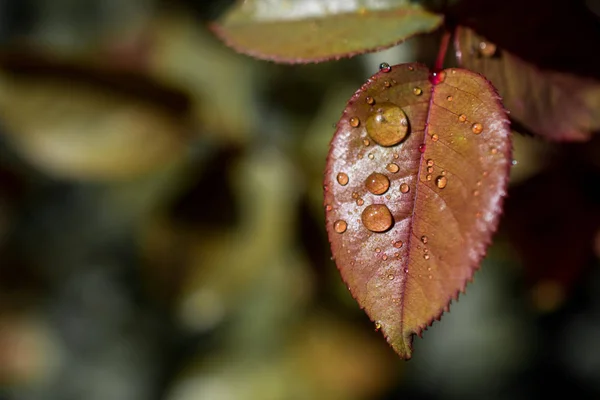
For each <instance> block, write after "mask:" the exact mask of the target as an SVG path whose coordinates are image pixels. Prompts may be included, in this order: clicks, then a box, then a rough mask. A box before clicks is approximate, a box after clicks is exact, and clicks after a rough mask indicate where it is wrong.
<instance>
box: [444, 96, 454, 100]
mask: <svg viewBox="0 0 600 400" xmlns="http://www.w3.org/2000/svg"><path fill="white" fill-rule="evenodd" d="M446 100H448V101H452V100H454V97H452V96H448V97H446Z"/></svg>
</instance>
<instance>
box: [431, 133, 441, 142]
mask: <svg viewBox="0 0 600 400" xmlns="http://www.w3.org/2000/svg"><path fill="white" fill-rule="evenodd" d="M439 139H440V137H439V136H438V134H437V133H434V134H433V135H431V140H433V141H434V142H437V141H438V140H439Z"/></svg>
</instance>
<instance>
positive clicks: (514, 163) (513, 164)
mask: <svg viewBox="0 0 600 400" xmlns="http://www.w3.org/2000/svg"><path fill="white" fill-rule="evenodd" d="M518 163H519V162H518V161H517V160H512V162H511V165H512V166H515V165H517V164H518Z"/></svg>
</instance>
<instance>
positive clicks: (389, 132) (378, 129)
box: [366, 103, 408, 146]
mask: <svg viewBox="0 0 600 400" xmlns="http://www.w3.org/2000/svg"><path fill="white" fill-rule="evenodd" d="M366 127H367V133H368V134H369V136H370V137H371V139H373V140H374V141H375V142H376V143H377V144H379V145H381V146H394V145H396V144H398V143H400V142H401V141H402V140H404V138H406V136H407V134H408V119H407V117H406V114H405V113H404V111H402V109H401V108H400V107H398V106H396V105H394V104H392V103H381V104H379V105H378V106H377V107H376V110H375V112H374V113H373V114H371V115H370V116H369V117H368V118H367V122H366Z"/></svg>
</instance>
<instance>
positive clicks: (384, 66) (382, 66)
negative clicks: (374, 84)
mask: <svg viewBox="0 0 600 400" xmlns="http://www.w3.org/2000/svg"><path fill="white" fill-rule="evenodd" d="M379 70H380V71H381V72H386V73H387V72H390V71H391V70H392V67H390V64H388V63H386V62H382V63H381V64H379Z"/></svg>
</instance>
